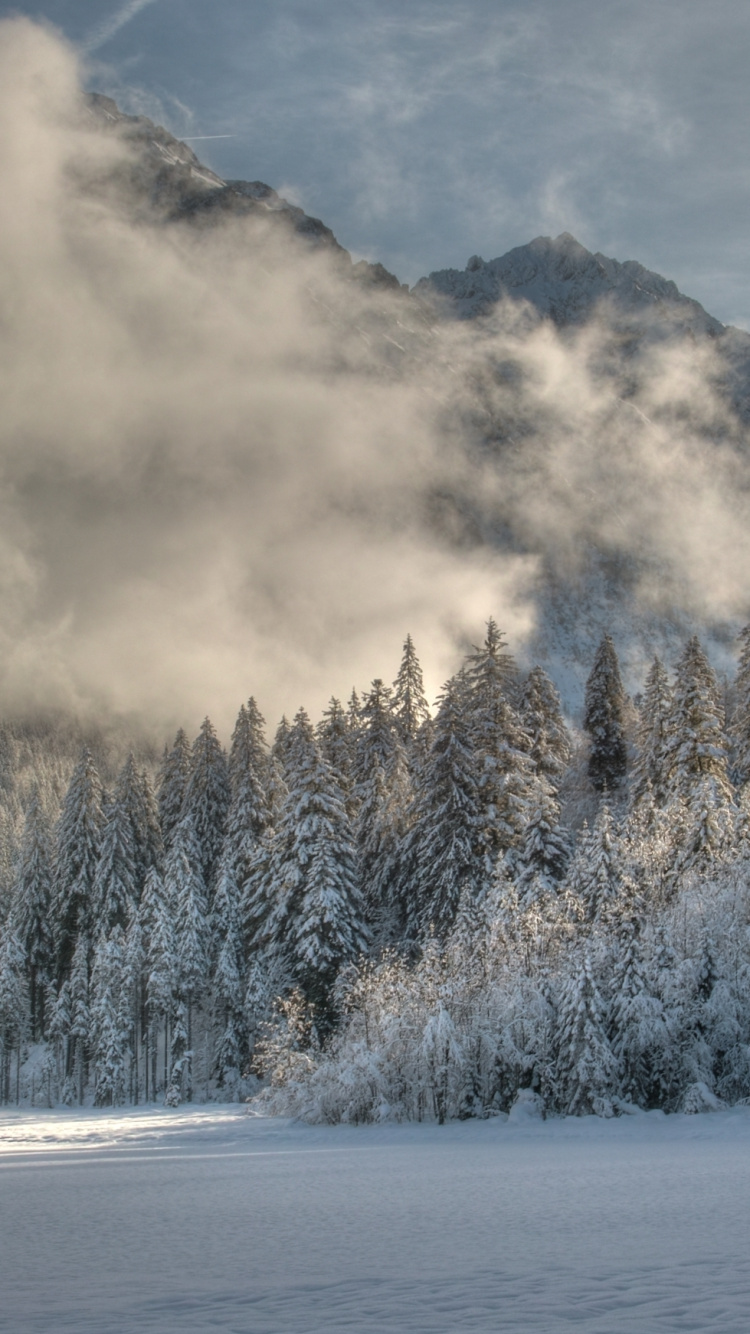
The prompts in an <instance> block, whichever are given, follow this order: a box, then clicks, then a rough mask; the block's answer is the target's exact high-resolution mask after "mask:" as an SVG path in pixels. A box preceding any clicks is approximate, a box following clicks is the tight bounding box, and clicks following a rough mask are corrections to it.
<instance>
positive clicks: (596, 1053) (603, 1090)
mask: <svg viewBox="0 0 750 1334" xmlns="http://www.w3.org/2000/svg"><path fill="white" fill-rule="evenodd" d="M556 1065H557V1086H558V1090H559V1094H558V1096H559V1099H560V1106H561V1109H562V1111H563V1112H565V1114H566V1115H567V1116H584V1115H586V1114H587V1113H591V1112H595V1113H596V1114H597V1115H602V1114H607V1113H608V1114H609V1115H611V1102H610V1099H611V1098H612V1096H613V1095H614V1094H615V1092H616V1087H617V1083H616V1081H617V1060H616V1057H615V1055H614V1052H613V1051H612V1048H611V1046H610V1043H609V1039H608V1037H607V1032H606V1013H605V1006H604V1002H603V1001H602V998H601V996H600V994H599V990H598V987H597V985H596V981H595V979H594V972H593V967H592V963H591V958H590V956H589V954H588V953H584V954H583V955H582V956H581V958H580V960H579V961H578V962H577V963H576V964H575V966H574V967H573V969H572V971H571V973H570V975H569V977H568V978H567V980H566V982H565V984H564V986H563V989H562V992H561V995H560V1001H559V1007H558V1016H557V1063H556Z"/></svg>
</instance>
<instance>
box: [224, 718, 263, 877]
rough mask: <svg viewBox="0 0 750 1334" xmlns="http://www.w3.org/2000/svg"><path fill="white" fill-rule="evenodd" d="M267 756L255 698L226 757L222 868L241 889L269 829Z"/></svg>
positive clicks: (235, 730) (237, 725) (238, 728)
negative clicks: (226, 803)
mask: <svg viewBox="0 0 750 1334" xmlns="http://www.w3.org/2000/svg"><path fill="white" fill-rule="evenodd" d="M269 766H270V757H269V754H268V748H267V746H266V743H265V739H264V736H263V718H262V716H261V714H260V712H259V711H258V707H257V705H256V703H255V700H254V699H252V698H251V699H250V700H249V701H248V703H247V705H244V704H243V706H242V708H241V709H240V712H239V716H238V718H237V724H236V726H235V729H234V733H233V736H232V748H231V752H230V756H229V781H230V791H231V800H230V805H229V811H228V814H227V825H226V836H225V840H224V846H223V850H222V855H221V856H222V867H224V866H225V865H226V866H227V867H228V869H229V872H230V874H231V876H232V879H233V883H234V884H235V885H236V886H237V889H238V891H239V890H241V889H242V888H243V887H244V885H245V883H246V881H247V878H248V876H249V874H250V868H251V866H252V863H253V860H254V858H255V855H256V852H257V848H258V845H259V843H260V842H261V841H262V840H263V838H264V835H265V833H266V831H267V830H268V829H269V828H270V826H271V820H272V814H271V808H270V804H269V800H268V794H267V790H266V785H267V782H268V777H269Z"/></svg>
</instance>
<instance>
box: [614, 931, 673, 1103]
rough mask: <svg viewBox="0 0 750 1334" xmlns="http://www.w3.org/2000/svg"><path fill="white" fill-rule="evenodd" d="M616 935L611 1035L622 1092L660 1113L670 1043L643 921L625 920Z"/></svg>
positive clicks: (664, 1090) (630, 1099)
mask: <svg viewBox="0 0 750 1334" xmlns="http://www.w3.org/2000/svg"><path fill="white" fill-rule="evenodd" d="M618 934H619V939H618V942H617V946H618V948H617V956H616V959H615V966H614V970H613V975H612V997H611V1000H610V1004H609V1021H608V1029H609V1038H610V1045H611V1047H612V1051H613V1052H614V1055H615V1057H616V1059H617V1063H618V1082H619V1086H620V1092H621V1094H622V1096H623V1097H624V1098H626V1099H627V1100H628V1101H629V1102H633V1103H636V1104H637V1105H638V1106H639V1107H658V1106H660V1105H661V1104H662V1103H663V1101H664V1095H665V1093H666V1089H667V1083H668V1077H667V1075H666V1071H667V1068H668V1066H669V1062H670V1047H671V1043H672V1038H671V1034H670V1031H669V1027H668V1023H667V1015H666V1012H665V1009H664V1005H663V1003H662V1001H661V998H660V997H659V996H658V995H656V994H654V991H653V989H652V987H651V985H650V976H649V970H648V968H647V965H646V960H645V958H644V953H643V923H642V921H641V920H640V919H639V918H638V917H637V916H632V917H630V918H629V919H626V920H624V921H623V922H622V923H621V925H620V931H619V933H618Z"/></svg>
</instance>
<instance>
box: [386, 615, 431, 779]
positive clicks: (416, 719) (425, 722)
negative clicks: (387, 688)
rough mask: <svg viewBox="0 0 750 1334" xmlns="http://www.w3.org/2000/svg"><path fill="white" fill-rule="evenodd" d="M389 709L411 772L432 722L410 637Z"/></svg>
mask: <svg viewBox="0 0 750 1334" xmlns="http://www.w3.org/2000/svg"><path fill="white" fill-rule="evenodd" d="M392 709H393V717H394V718H395V720H396V726H397V728H398V731H399V735H400V737H401V741H402V744H403V746H404V750H405V752H406V756H407V759H408V762H409V768H410V770H411V771H412V773H413V772H414V770H415V767H418V765H419V764H420V762H421V761H422V760H423V759H424V755H425V753H426V750H427V748H428V746H429V743H430V731H431V723H432V719H431V716H430V710H429V708H428V705H427V698H426V696H425V693H424V681H423V678H422V668H421V667H420V664H419V659H418V657H417V655H416V652H415V649H414V644H413V642H412V637H411V635H407V636H406V639H405V641H404V649H403V654H402V657H401V665H400V667H399V669H398V675H397V677H396V680H395V681H394V683H393V703H392Z"/></svg>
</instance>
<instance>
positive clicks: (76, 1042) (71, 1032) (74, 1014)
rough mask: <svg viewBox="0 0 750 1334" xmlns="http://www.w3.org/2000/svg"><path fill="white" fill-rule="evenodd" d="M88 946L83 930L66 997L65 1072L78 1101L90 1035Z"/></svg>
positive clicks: (74, 952) (81, 1096) (83, 1078)
mask: <svg viewBox="0 0 750 1334" xmlns="http://www.w3.org/2000/svg"><path fill="white" fill-rule="evenodd" d="M89 948H90V947H89V940H88V937H87V936H86V935H84V934H81V935H80V936H78V938H77V940H76V943H75V949H74V951H73V958H72V962H71V968H70V978H69V982H68V998H67V1010H68V1014H69V1026H68V1034H67V1068H66V1072H65V1074H66V1080H67V1081H68V1082H69V1087H70V1091H71V1094H72V1095H73V1096H75V1097H77V1099H78V1102H79V1103H80V1104H82V1103H83V1094H84V1089H85V1087H86V1078H87V1074H88V1056H89V1042H90V1038H91V1010H90V1008H89Z"/></svg>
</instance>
